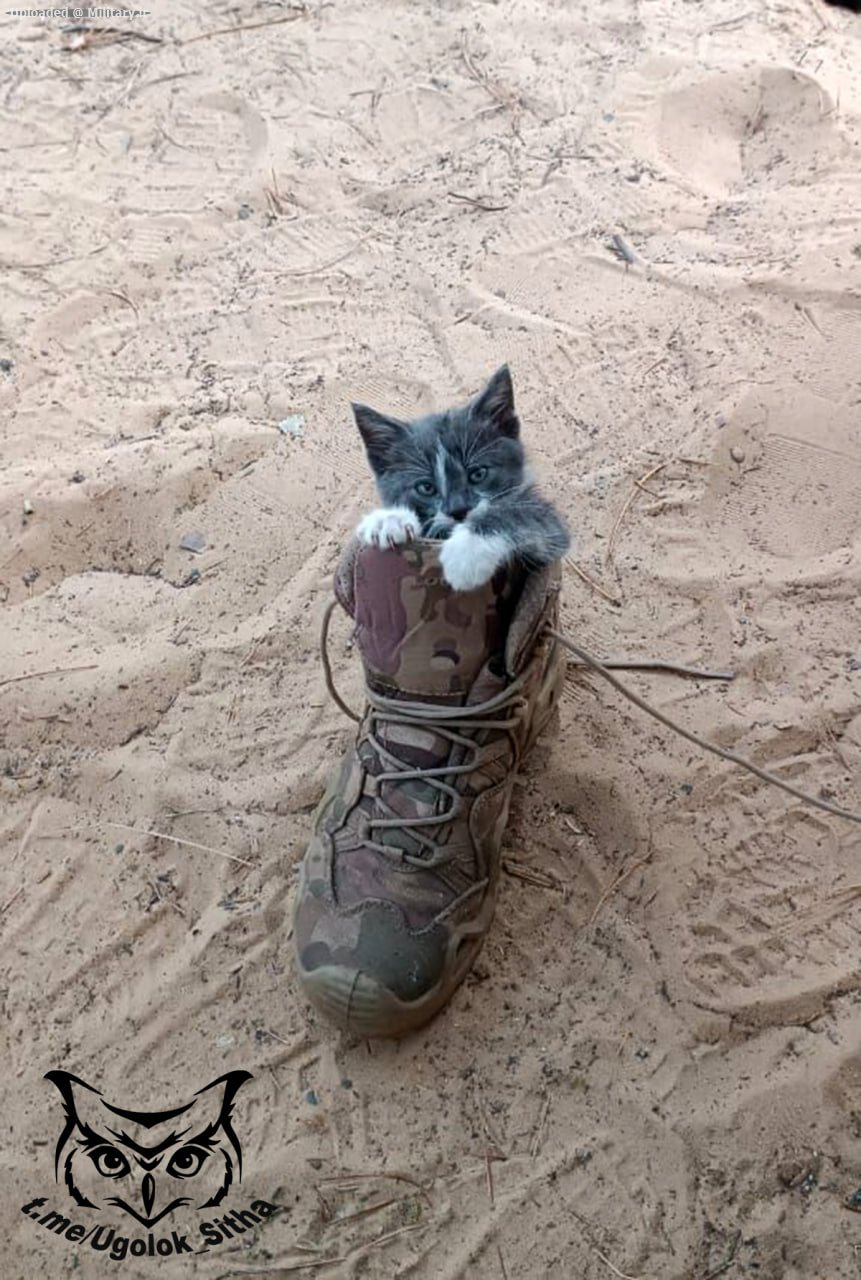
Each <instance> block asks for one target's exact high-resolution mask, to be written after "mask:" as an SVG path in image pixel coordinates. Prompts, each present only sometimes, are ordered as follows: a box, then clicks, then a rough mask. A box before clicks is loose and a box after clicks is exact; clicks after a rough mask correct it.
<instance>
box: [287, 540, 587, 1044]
mask: <svg viewBox="0 0 861 1280" xmlns="http://www.w3.org/2000/svg"><path fill="white" fill-rule="evenodd" d="M442 545H443V544H442V543H439V542H427V541H418V542H413V543H410V544H408V545H407V546H405V547H400V548H398V549H397V550H392V551H381V550H378V549H377V548H375V547H367V546H359V544H358V543H357V542H355V541H354V542H353V543H352V544H351V545H350V546H349V547H348V548H347V550H346V552H345V553H344V556H343V558H342V560H341V564H340V566H339V568H338V572H337V574H336V578H335V594H336V596H337V599H338V600H339V601H340V603H341V604H342V605H343V607H344V608H345V609H346V611H347V612H348V613H349V614H350V616H351V617H352V618H353V619H354V620H355V623H356V632H355V637H356V643H357V645H358V648H359V650H360V652H361V655H362V659H363V662H364V667H365V677H366V683H367V698H368V706H367V708H366V710H365V713H364V716H363V717H362V718H361V721H360V724H359V730H358V734H357V737H356V741H355V744H354V745H353V746H352V747H351V748H350V750H349V751H348V752H347V754H346V756H345V757H344V760H343V762H342V764H341V767H340V769H339V770H338V771H337V772H336V774H335V776H334V777H333V778H332V780H331V782H330V784H329V787H328V789H327V791H326V794H325V795H324V797H323V799H322V801H321V804H320V807H319V809H318V811H317V815H316V821H315V830H314V835H313V838H312V840H311V844H310V847H309V849H308V851H307V853H306V855H305V859H304V861H303V864H302V868H301V872H300V879H299V885H298V892H297V900H296V907H295V913H294V922H293V929H294V945H295V949H296V963H297V969H298V974H299V981H300V983H301V986H302V988H303V990H304V992H305V994H306V995H307V997H308V999H309V1000H310V1001H311V1002H312V1003H313V1004H314V1005H316V1006H317V1008H319V1009H320V1010H321V1011H322V1012H323V1013H324V1014H326V1015H327V1016H328V1017H329V1018H330V1019H332V1020H333V1021H335V1022H336V1023H338V1024H339V1025H340V1026H342V1027H344V1028H347V1029H349V1030H350V1031H352V1032H355V1033H356V1034H358V1035H361V1036H400V1035H403V1034H404V1033H406V1032H408V1031H411V1030H413V1029H414V1028H416V1027H419V1026H421V1025H422V1024H423V1023H425V1022H427V1021H428V1020H429V1019H430V1018H432V1017H433V1015H434V1014H435V1013H436V1012H437V1011H438V1010H439V1009H441V1008H442V1006H443V1005H444V1004H445V1003H446V1001H448V1000H449V998H450V997H451V995H452V993H453V992H454V991H455V989H456V988H457V987H458V986H459V984H460V983H461V982H462V981H463V979H464V978H465V976H466V974H467V972H468V971H469V969H470V967H471V966H472V964H473V962H474V960H475V958H476V956H477V955H478V953H479V951H480V950H481V947H482V944H483V943H484V939H485V937H486V935H487V932H488V930H489V928H490V925H491V921H492V919H493V912H494V907H495V905H496V895H497V890H498V886H499V872H500V847H501V842H502V834H503V831H504V830H505V825H506V822H507V820H508V809H509V802H510V800H511V792H512V787H513V785H514V777H515V774H516V772H517V770H518V769H519V768H520V766H521V764H522V763H523V760H524V758H525V756H526V754H527V752H528V751H529V750H530V748H531V747H532V745H533V743H534V741H535V739H536V737H537V736H538V734H539V733H540V731H541V730H542V729H543V728H544V726H545V725H546V723H547V721H548V720H549V719H550V716H551V714H552V711H553V709H554V707H555V704H556V701H557V699H558V697H559V694H560V692H561V687H562V681H563V679H564V671H565V666H564V661H563V658H562V655H561V653H560V651H559V649H558V647H557V645H556V643H555V641H553V640H552V639H551V638H550V637H549V636H547V635H544V634H542V633H543V632H544V630H545V629H546V627H548V626H555V625H556V617H557V611H558V593H559V585H560V568H559V565H558V564H557V565H554V566H552V567H551V568H549V569H544V570H542V571H540V572H535V573H530V574H523V573H514V572H513V573H508V572H506V571H502V572H500V573H499V574H497V576H496V577H495V578H494V580H493V582H491V583H488V584H487V585H485V586H483V587H479V588H477V589H476V590H474V591H467V592H457V593H455V592H453V591H452V589H451V588H450V587H449V586H448V585H447V584H446V583H445V582H444V581H443V580H442V577H441V575H440V570H439V560H438V555H439V550H440V547H441V546H442ZM339 701H340V700H339Z"/></svg>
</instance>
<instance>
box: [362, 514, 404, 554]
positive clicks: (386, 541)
mask: <svg viewBox="0 0 861 1280" xmlns="http://www.w3.org/2000/svg"><path fill="white" fill-rule="evenodd" d="M356 535H357V537H358V539H359V541H360V542H364V543H365V545H366V546H369V547H383V548H385V547H397V546H400V545H401V544H402V543H404V542H412V540H413V538H417V537H418V535H419V521H418V516H417V515H416V513H415V512H414V511H410V509H409V507H378V508H377V510H376V511H369V512H368V514H367V515H366V516H365V517H364V519H362V520H361V521H360V522H359V527H358V528H357V530H356Z"/></svg>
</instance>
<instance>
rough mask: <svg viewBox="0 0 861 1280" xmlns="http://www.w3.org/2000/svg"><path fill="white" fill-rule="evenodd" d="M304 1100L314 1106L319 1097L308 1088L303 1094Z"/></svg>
mask: <svg viewBox="0 0 861 1280" xmlns="http://www.w3.org/2000/svg"><path fill="white" fill-rule="evenodd" d="M305 1101H306V1102H307V1103H309V1104H310V1106H312V1107H316V1105H317V1103H318V1102H319V1101H320V1099H319V1098H318V1097H317V1094H316V1093H315V1092H314V1090H313V1089H309V1090H308V1092H307V1093H306V1094H305Z"/></svg>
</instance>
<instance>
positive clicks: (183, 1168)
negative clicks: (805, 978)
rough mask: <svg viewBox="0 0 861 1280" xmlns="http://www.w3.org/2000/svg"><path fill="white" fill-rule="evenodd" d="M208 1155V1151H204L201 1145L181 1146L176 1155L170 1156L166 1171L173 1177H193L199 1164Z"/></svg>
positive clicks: (198, 1168) (197, 1171)
mask: <svg viewBox="0 0 861 1280" xmlns="http://www.w3.org/2000/svg"><path fill="white" fill-rule="evenodd" d="M208 1157H209V1152H208V1151H204V1150H203V1148H202V1147H181V1148H180V1149H179V1151H177V1153H176V1155H175V1156H172V1157H171V1161H170V1164H169V1165H168V1166H167V1172H168V1173H169V1174H170V1175H171V1177H173V1178H193V1177H194V1175H195V1174H196V1173H199V1172H200V1168H201V1165H202V1164H203V1162H204V1160H206V1159H208Z"/></svg>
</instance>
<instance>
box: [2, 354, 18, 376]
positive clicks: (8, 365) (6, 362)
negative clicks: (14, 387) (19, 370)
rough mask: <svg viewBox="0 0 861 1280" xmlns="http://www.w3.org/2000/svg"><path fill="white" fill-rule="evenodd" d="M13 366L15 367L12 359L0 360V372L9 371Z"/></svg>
mask: <svg viewBox="0 0 861 1280" xmlns="http://www.w3.org/2000/svg"><path fill="white" fill-rule="evenodd" d="M14 368H15V361H14V360H7V359H5V358H4V359H3V360H0V373H11V372H12V370H13V369H14Z"/></svg>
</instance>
